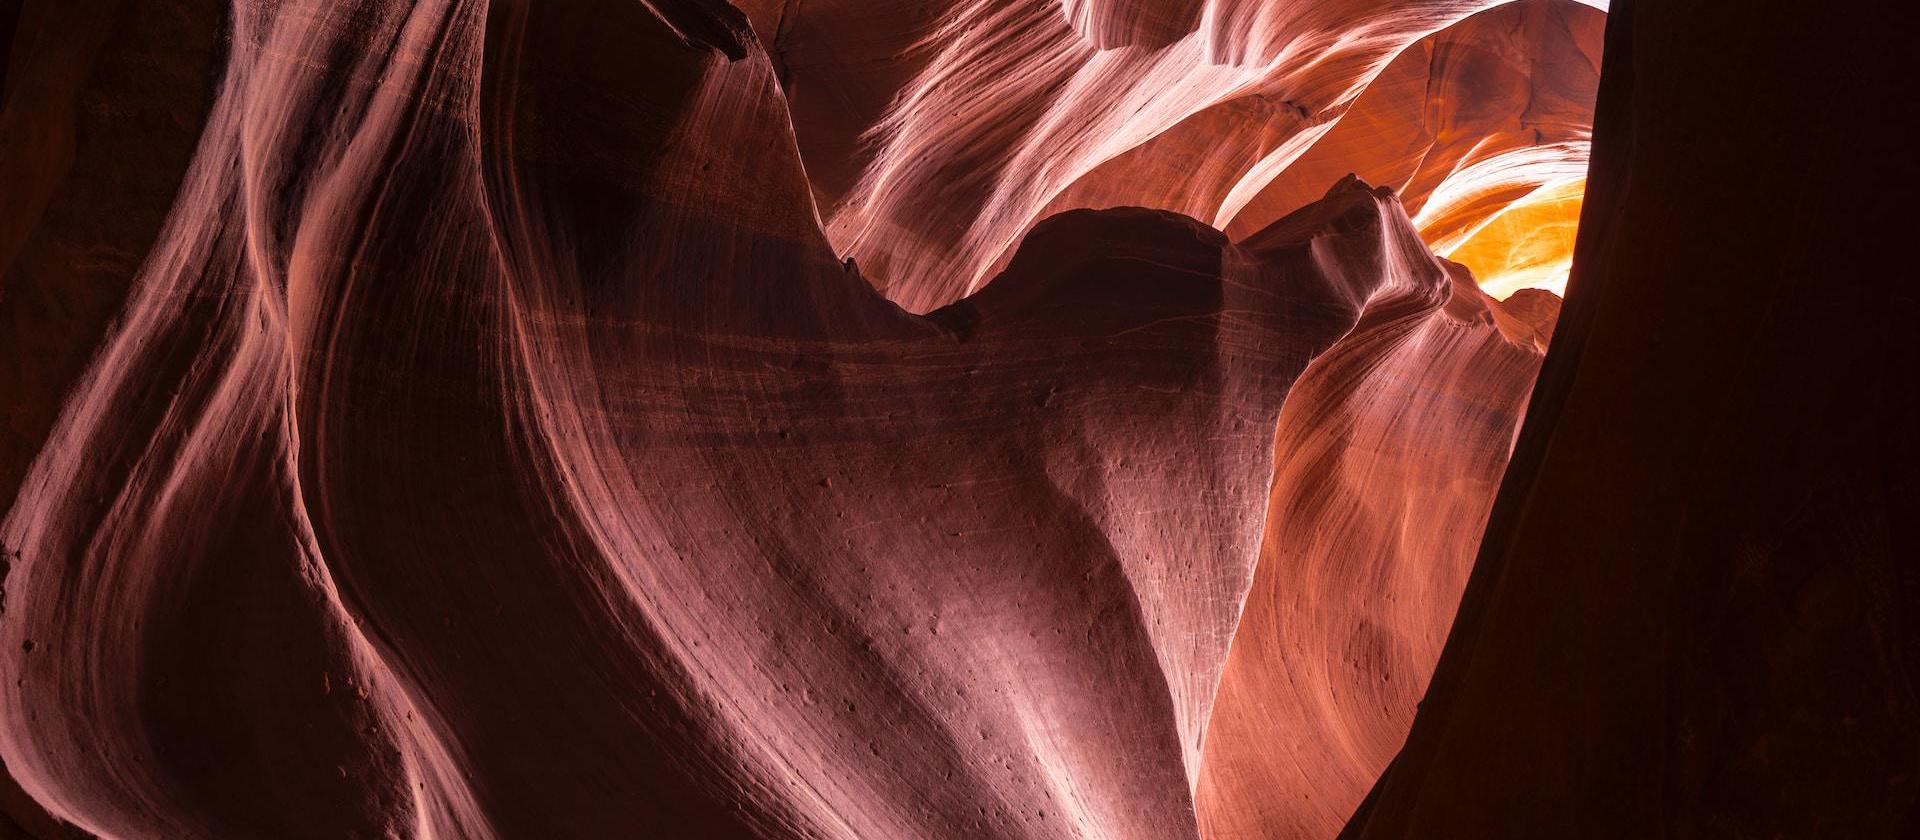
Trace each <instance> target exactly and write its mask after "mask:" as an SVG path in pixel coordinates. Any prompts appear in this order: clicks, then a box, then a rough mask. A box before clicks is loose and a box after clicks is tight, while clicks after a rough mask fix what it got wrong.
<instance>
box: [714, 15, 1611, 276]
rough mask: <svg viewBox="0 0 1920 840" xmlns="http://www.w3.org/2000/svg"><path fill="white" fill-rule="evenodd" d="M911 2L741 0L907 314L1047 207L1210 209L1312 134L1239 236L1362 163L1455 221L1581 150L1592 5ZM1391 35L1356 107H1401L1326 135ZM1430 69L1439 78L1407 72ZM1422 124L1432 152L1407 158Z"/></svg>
mask: <svg viewBox="0 0 1920 840" xmlns="http://www.w3.org/2000/svg"><path fill="white" fill-rule="evenodd" d="M910 5H911V8H896V7H895V6H892V5H882V6H880V7H878V8H876V7H875V6H874V5H873V4H868V3H846V2H809V3H777V4H776V3H759V4H748V5H747V7H746V8H747V10H748V12H749V14H751V15H752V16H753V18H754V20H755V21H756V23H757V27H758V31H759V32H760V33H761V35H762V37H763V38H764V39H766V40H767V41H768V43H770V44H772V47H771V52H772V53H773V54H774V56H775V57H776V61H777V63H778V64H779V66H780V67H781V68H782V79H783V85H784V87H785V89H786V91H787V93H788V96H789V98H790V99H791V100H792V101H793V113H794V123H795V125H796V127H797V129H798V131H799V135H800V143H801V150H802V152H803V155H804V157H805V159H806V160H807V165H808V171H809V173H810V174H811V175H813V177H814V182H815V193H816V198H817V200H818V201H819V205H820V207H821V210H822V214H823V216H824V217H825V218H826V220H827V231H828V234H829V236H830V237H831V238H832V240H833V242H834V244H835V247H836V248H838V249H839V251H840V252H841V253H843V254H846V255H849V256H851V257H853V258H855V259H856V260H857V261H858V262H859V264H860V265H861V266H862V267H863V268H865V269H867V271H868V274H869V275H871V276H872V277H873V279H874V280H875V282H876V283H877V284H879V285H880V286H881V287H882V289H883V291H885V292H886V294H887V295H888V297H890V298H891V299H893V300H895V301H897V302H899V303H900V304H901V305H902V306H904V307H906V308H908V309H910V310H913V311H916V312H918V311H926V310H929V309H932V308H934V307H937V306H940V305H942V304H945V303H948V302H950V301H952V300H955V299H957V298H959V297H961V296H962V295H964V294H966V293H968V292H970V291H972V290H975V289H977V288H979V287H980V285H981V284H983V283H985V282H986V280H988V279H989V278H991V277H992V276H993V275H994V272H995V271H997V270H998V268H999V267H1000V266H1003V265H1004V264H1005V262H1006V260H1007V258H1008V257H1009V256H1010V255H1011V253H1012V251H1013V249H1014V246H1015V245H1016V244H1017V243H1018V242H1019V241H1020V238H1021V236H1022V234H1023V233H1025V232H1026V231H1027V230H1028V229H1029V228H1031V227H1032V225H1033V224H1034V223H1035V222H1037V221H1038V220H1039V219H1041V218H1044V217H1045V216H1047V215H1050V214H1051V213H1054V212H1058V211H1061V210H1065V209H1071V208H1073V207H1108V206H1115V205H1138V206H1147V207H1159V208H1163V209H1168V210H1174V211H1176V212H1181V213H1184V214H1187V215H1190V216H1193V217H1195V218H1198V219H1201V220H1204V221H1208V222H1210V223H1212V224H1215V225H1217V226H1222V227H1226V226H1228V225H1229V223H1230V222H1232V221H1233V220H1234V219H1235V218H1236V216H1238V215H1239V214H1240V213H1241V212H1242V208H1243V207H1246V206H1247V205H1248V203H1249V202H1252V201H1255V199H1256V197H1257V196H1259V195H1260V194H1261V193H1263V192H1264V191H1266V190H1267V189H1268V188H1269V186H1270V185H1271V184H1273V182H1274V180H1275V179H1276V178H1277V177H1279V176H1281V174H1282V173H1284V172H1286V171H1287V170H1289V169H1290V168H1291V167H1292V166H1293V165H1294V164H1295V163H1296V162H1299V161H1301V160H1302V158H1303V156H1307V155H1309V153H1310V150H1314V149H1324V151H1321V152H1320V153H1319V154H1318V155H1317V158H1318V160H1319V161H1320V164H1319V166H1320V167H1324V169H1313V170H1312V172H1313V174H1312V175H1311V176H1308V177H1307V182H1306V185H1304V186H1303V185H1302V184H1299V183H1295V184H1282V185H1280V186H1279V187H1278V188H1277V189H1279V191H1280V192H1279V194H1278V195H1276V196H1274V197H1271V198H1269V199H1268V200H1266V201H1265V202H1263V203H1261V204H1260V205H1259V207H1260V210H1259V211H1258V212H1259V213H1263V214H1264V216H1263V218H1262V219H1261V220H1259V221H1257V222H1256V221H1252V220H1249V221H1247V222H1245V223H1243V224H1242V225H1241V226H1240V227H1239V228H1238V229H1234V230H1230V232H1232V233H1234V234H1235V238H1236V239H1238V238H1240V237H1242V236H1244V235H1246V234H1248V233H1251V232H1253V231H1256V230H1258V229H1260V228H1262V227H1264V226H1265V225H1266V224H1267V223H1269V222H1271V221H1272V220H1274V219H1276V218H1278V217H1279V216H1281V215H1284V213H1285V212H1288V211H1290V210H1292V209H1294V208H1297V207H1299V206H1301V205H1302V204H1304V203H1306V202H1307V201H1310V200H1312V199H1313V198H1315V197H1317V196H1318V195H1319V194H1320V193H1321V192H1322V191H1324V189H1325V187H1326V185H1327V184H1329V183H1332V182H1333V181H1334V180H1336V179H1338V178H1339V177H1340V176H1342V175H1344V174H1346V173H1347V172H1354V171H1358V172H1361V174H1362V175H1363V177H1366V176H1372V177H1371V178H1370V180H1373V181H1374V182H1377V183H1401V182H1402V180H1403V179H1404V180H1406V181H1408V182H1415V181H1417V182H1419V183H1418V187H1419V189H1420V190H1421V195H1420V196H1419V200H1420V201H1422V202H1424V201H1425V194H1426V193H1427V192H1430V191H1434V190H1436V189H1440V190H1441V191H1443V192H1450V194H1457V195H1453V197H1452V198H1450V199H1449V200H1447V201H1443V202H1441V203H1440V206H1441V207H1444V208H1447V209H1452V210H1455V211H1457V212H1459V213H1461V214H1462V216H1461V218H1459V219H1455V220H1453V221H1452V222H1450V223H1449V225H1448V230H1449V231H1457V230H1465V229H1471V228H1473V227H1476V226H1477V225H1478V224H1479V223H1480V222H1482V221H1484V219H1485V218H1486V217H1487V216H1490V215H1491V214H1493V213H1495V212H1497V211H1498V210H1499V208H1500V207H1501V206H1503V204H1504V202H1505V201H1511V200H1513V199H1515V198H1518V197H1519V196H1521V195H1524V194H1526V193H1527V192H1529V191H1531V190H1533V189H1534V188H1536V187H1538V186H1540V185H1542V184H1545V183H1549V182H1556V181H1560V180H1565V179H1567V178H1571V177H1577V176H1578V174H1579V173H1580V172H1581V171H1582V170H1583V169H1584V165H1585V159H1586V148H1585V128H1586V125H1587V121H1588V117H1589V115H1590V114H1591V101H1592V91H1593V85H1594V79H1595V73H1596V67H1597V57H1598V55H1597V47H1598V36H1599V22H1600V20H1601V19H1602V18H1603V17H1604V15H1602V14H1601V13H1600V12H1598V11H1595V10H1594V9H1591V8H1586V7H1583V6H1579V5H1578V4H1576V3H1574V2H1572V0H1559V2H1542V0H1526V2H1523V3H1521V4H1519V5H1520V6H1523V7H1525V8H1523V9H1516V10H1513V11H1511V12H1509V11H1505V10H1502V11H1499V12H1496V13H1495V14H1494V15H1493V16H1492V17H1491V18H1490V19H1488V20H1483V21H1479V22H1477V23H1475V24H1473V25H1470V26H1467V27H1465V28H1464V29H1462V30H1461V31H1460V32H1455V33H1450V34H1449V35H1447V36H1444V37H1441V38H1436V39H1429V40H1426V41H1423V39H1427V38H1428V36H1430V35H1433V34H1434V33H1437V32H1439V31H1441V30H1443V29H1447V28H1448V27H1450V26H1455V25H1456V24H1457V23H1458V22H1460V21H1462V20H1463V19H1466V18H1467V17H1468V16H1469V15H1472V14H1473V13H1474V12H1480V11H1482V10H1486V9H1491V8H1495V7H1499V6H1502V5H1503V4H1502V3H1501V2H1498V0H1477V2H1466V1H1465V0H1413V1H1411V2H1409V1H1408V0H1401V2H1341V3H1272V2H1264V0H1216V2H1208V3H1204V4H1200V3H1177V2H1176V3H1164V4H1152V5H1153V8H1155V9H1157V10H1162V13H1160V14H1153V15H1145V14H1135V15H1131V16H1129V15H1126V14H1122V12H1124V11H1126V10H1128V9H1131V8H1135V7H1138V6H1141V5H1148V4H1122V3H1105V4H1092V3H1088V4H1069V6H1068V9H1067V11H1068V12H1069V14H1064V15H1063V13H1062V11H1063V10H1062V8H1061V7H1058V6H1055V5H1054V4H1050V3H1011V2H1005V0H968V2H953V3H927V4H910ZM1456 28H1457V27H1456ZM1115 43H1121V44H1125V46H1124V47H1119V48H1116V47H1113V46H1112V45H1113V44H1115ZM1416 44H1419V46H1418V47H1414V48H1412V49H1409V48H1410V47H1413V45H1416ZM901 55H905V56H907V57H908V59H909V60H906V61H900V60H897V59H894V58H893V57H895V56H901ZM1396 56H1400V57H1401V58H1400V61H1399V62H1397V63H1398V64H1400V65H1401V66H1399V67H1397V68H1395V69H1394V71H1393V72H1392V73H1391V76H1390V78H1389V79H1388V81H1389V82H1391V84H1392V86H1393V87H1394V88H1395V90H1394V92H1393V93H1392V94H1390V95H1388V96H1386V97H1384V101H1377V102H1376V103H1374V104H1373V105H1370V106H1369V107H1368V108H1367V109H1365V112H1363V113H1362V115H1361V116H1362V117H1366V116H1367V114H1368V113H1371V114H1373V115H1374V118H1379V117H1385V118H1387V119H1388V120H1389V121H1390V122H1392V123H1393V126H1392V127H1391V128H1390V129H1388V130H1386V131H1385V132H1384V133H1380V132H1370V131H1369V130H1368V129H1367V128H1366V127H1365V126H1360V127H1358V128H1356V129H1353V130H1349V131H1347V132H1344V135H1345V136H1344V139H1339V140H1336V141H1335V142H1333V143H1331V144H1329V143H1327V142H1325V139H1326V138H1328V136H1329V132H1330V131H1332V130H1334V129H1335V128H1336V126H1337V125H1338V124H1340V123H1342V122H1344V119H1343V115H1345V114H1347V113H1348V112H1349V111H1350V110H1352V109H1353V108H1355V107H1357V102H1356V100H1358V99H1359V98H1360V97H1361V96H1362V95H1363V93H1364V92H1365V91H1367V90H1368V89H1369V85H1370V83H1372V82H1374V81H1375V80H1376V77H1378V76H1380V75H1381V74H1382V73H1383V71H1385V70H1386V69H1387V68H1388V66H1389V65H1390V64H1391V63H1396V62H1395V57H1396ZM1429 76H1430V77H1431V78H1432V80H1433V81H1434V83H1435V85H1434V86H1435V88H1436V91H1435V95H1433V96H1431V97H1428V96H1427V95H1426V94H1425V92H1424V91H1421V90H1415V89H1414V86H1415V85H1418V84H1420V82H1419V79H1421V78H1425V77H1429ZM1453 91H1459V92H1461V93H1467V92H1469V91H1470V92H1471V93H1470V94H1469V95H1464V96H1458V97H1455V96H1450V95H1447V94H1448V93H1450V92H1453ZM1376 99H1377V100H1379V99H1381V97H1376ZM1376 134H1377V135H1378V136H1375V135H1376ZM1483 140H1485V141H1486V142H1485V143H1482V141H1483ZM1422 144H1424V145H1425V146H1426V147H1428V150H1429V151H1431V153H1432V160H1431V161H1430V162H1429V163H1428V164H1426V165H1424V166H1415V170H1416V171H1414V172H1411V173H1408V172H1402V171H1400V169H1401V167H1400V166H1399V164H1400V163H1401V161H1400V160H1399V159H1398V158H1400V157H1406V158H1409V159H1410V158H1412V157H1413V156H1415V155H1416V154H1418V152H1417V150H1416V149H1415V147H1416V146H1418V145H1422ZM1349 158H1351V163H1348V164H1341V163H1338V161H1342V160H1348V159H1349ZM1329 162H1332V163H1331V164H1330V165H1329ZM1373 169H1378V170H1379V174H1374V173H1373V172H1371V171H1369V170H1373ZM1334 170H1337V171H1334ZM1302 189H1304V192H1302ZM1282 204H1286V205H1288V206H1286V207H1284V208H1280V207H1279V205H1282ZM1416 206H1417V205H1416Z"/></svg>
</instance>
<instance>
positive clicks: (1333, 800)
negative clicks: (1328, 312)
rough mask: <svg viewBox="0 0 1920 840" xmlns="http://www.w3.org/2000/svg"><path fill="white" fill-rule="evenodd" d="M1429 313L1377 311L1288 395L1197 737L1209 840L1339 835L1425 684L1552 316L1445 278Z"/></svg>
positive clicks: (1529, 296)
mask: <svg viewBox="0 0 1920 840" xmlns="http://www.w3.org/2000/svg"><path fill="white" fill-rule="evenodd" d="M1434 303H1435V301H1434V300H1433V299H1431V298H1428V299H1424V300H1423V299H1420V298H1415V297H1408V298H1404V299H1401V300H1398V301H1391V302H1389V301H1377V302H1376V303H1375V304H1374V305H1373V306H1371V307H1369V308H1368V310H1367V314H1366V316H1365V317H1363V318H1362V319H1361V321H1360V323H1359V324H1358V325H1357V326H1356V327H1355V329H1354V331H1353V332H1352V333H1350V334H1349V335H1348V336H1347V337H1346V338H1345V339H1344V340H1342V341H1341V342H1340V343H1339V344H1337V345H1335V346H1334V347H1333V348H1332V349H1331V350H1329V351H1328V352H1326V353H1325V354H1323V355H1321V356H1320V357H1319V358H1316V359H1315V360H1314V362H1313V364H1312V365H1311V366H1309V367H1308V369H1307V372H1306V373H1305V374H1304V375H1303V376H1302V377H1301V379H1300V381H1299V382H1298V383H1296V384H1295V386H1294V388H1293V390H1292V391H1291V392H1290V393H1289V394H1288V396H1287V402H1286V406H1285V407H1284V408H1283V409H1282V411H1281V414H1280V423H1279V431H1278V433H1277V435H1276V438H1275V446H1274V481H1273V492H1272V497H1271V499H1270V500H1269V502H1268V507H1267V510H1268V519H1267V531H1266V535H1265V538H1264V541H1263V543H1262V545H1261V551H1260V563H1259V568H1258V571H1257V572H1256V573H1255V576H1254V582H1253V587H1252V589H1251V590H1250V591H1249V594H1248V597H1247V606H1246V610H1245V612H1244V614H1243V615H1242V617H1241V620H1240V626H1239V629H1238V631H1237V633H1236V635H1235V637H1234V641H1233V649H1232V653H1231V655H1230V657H1229V658H1228V661H1227V670H1226V673H1225V675H1224V678H1223V680H1222V682H1221V685H1220V690H1219V694H1218V696H1217V698H1216V700H1215V705H1214V714H1213V718H1212V722H1211V726H1210V728H1209V729H1208V732H1207V750H1206V755H1205V761H1204V763H1203V770H1202V775H1201V777H1200V784H1199V788H1198V793H1197V796H1198V800H1197V801H1198V807H1199V817H1200V823H1201V827H1202V828H1203V829H1204V832H1205V834H1206V836H1208V837H1210V838H1316V837H1330V836H1332V835H1334V834H1337V833H1338V832H1339V830H1340V826H1341V824H1342V823H1344V822H1345V821H1346V819H1347V817H1348V815H1350V814H1352V813H1353V809H1354V807H1355V806H1356V805H1358V804H1359V802H1360V799H1361V797H1362V796H1364V795H1365V793H1366V791H1367V788H1368V787H1370V786H1371V785H1372V784H1373V782H1374V780H1375V779H1376V778H1378V777H1379V775H1380V771H1381V770H1383V769H1385V768H1386V766H1387V763H1388V761H1389V760H1390V759H1392V758H1393V755H1394V753H1395V752H1396V751H1397V750H1398V749H1399V748H1400V744H1401V739H1402V738H1404V737H1405V735H1406V732H1407V727H1408V725H1409V724H1410V723H1411V721H1412V718H1413V712H1414V708H1415V705H1416V703H1418V701H1419V699H1420V696H1421V694H1422V693H1423V692H1424V691H1425V689H1426V684H1427V678H1428V676H1429V674H1430V673H1431V672H1432V668H1433V663H1434V660H1435V659H1436V658H1437V657H1438V656H1439V653H1440V646H1441V643H1442V642H1443V641H1444V640H1445V636H1446V631H1447V627H1448V625H1449V624H1451V622H1452V621H1453V614H1454V608H1455V606H1456V605H1457V604H1458V603H1459V600H1460V590H1461V587H1462V586H1463V585H1464V584H1465V582H1466V577H1467V572H1468V570H1469V569H1470V568H1471V565H1472V561H1473V555H1474V551H1475V549H1477V548H1478V547H1479V543H1480V539H1479V538H1480V530H1481V527H1482V525H1483V523H1485V521H1486V517H1487V510H1488V508H1489V507H1490V506H1491V504H1492V502H1493V495H1494V493H1493V491H1494V487H1495V485H1496V484H1497V483H1498V482H1499V480H1500V473H1501V470H1502V468H1503V467H1505V465H1506V462H1507V453H1508V451H1509V449H1510V448H1511V446H1512V443H1513V435H1514V432H1515V431H1516V429H1517V428H1518V420H1519V415H1520V411H1521V409H1522V408H1523V407H1524V406H1525V405H1526V401H1527V394H1528V392H1529V391H1530V390H1531V389H1532V386H1533V379H1534V374H1535V373H1536V372H1537V371H1538V370H1539V366H1540V359H1541V351H1542V350H1544V347H1545V342H1546V339H1547V337H1548V335H1549V334H1550V333H1551V330H1552V319H1553V316H1554V315H1555V313H1557V311H1558V303H1559V301H1558V300H1557V299H1556V298H1554V297H1553V296H1552V295H1550V294H1547V293H1545V292H1537V291H1531V292H1523V293H1521V294H1520V295H1519V296H1516V297H1515V298H1513V299H1511V300H1509V301H1506V302H1504V303H1503V302H1501V301H1497V300H1493V299H1492V298H1490V297H1488V296H1487V295H1485V294H1484V293H1482V292H1480V291H1479V290H1478V289H1477V288H1475V287H1474V285H1473V283H1472V281H1471V279H1470V278H1468V277H1467V276H1466V275H1465V273H1464V272H1462V271H1459V270H1457V267H1456V270H1455V271H1454V273H1453V282H1452V297H1451V299H1449V300H1448V302H1447V304H1446V306H1445V307H1444V308H1443V309H1436V308H1435V307H1434V305H1433V304H1434ZM1529 303H1537V304H1539V305H1537V306H1533V307H1529V306H1528V305H1527V304H1529Z"/></svg>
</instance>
